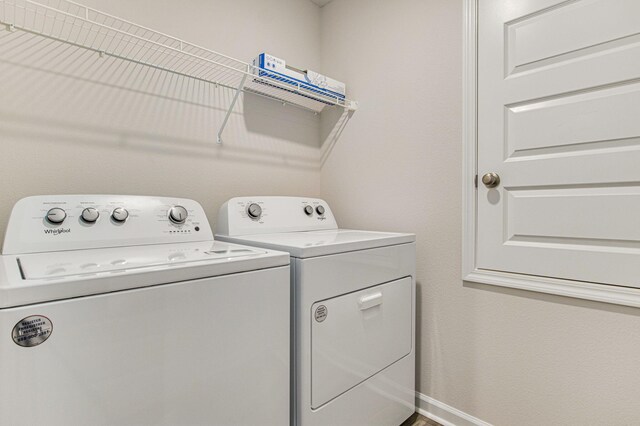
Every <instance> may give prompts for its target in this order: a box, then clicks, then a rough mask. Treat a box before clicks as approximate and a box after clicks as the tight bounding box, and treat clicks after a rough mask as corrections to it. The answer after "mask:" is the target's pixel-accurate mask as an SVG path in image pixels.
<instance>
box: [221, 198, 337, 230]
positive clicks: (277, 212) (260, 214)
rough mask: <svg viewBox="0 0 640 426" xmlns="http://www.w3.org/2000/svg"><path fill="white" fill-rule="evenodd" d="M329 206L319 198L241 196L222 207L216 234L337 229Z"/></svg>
mask: <svg viewBox="0 0 640 426" xmlns="http://www.w3.org/2000/svg"><path fill="white" fill-rule="evenodd" d="M337 228H338V224H337V223H336V220H335V217H334V216H333V213H332V212H331V209H330V208H329V205H328V204H327V203H326V202H325V201H324V200H321V199H319V198H307V197H238V198H232V199H230V200H229V201H227V202H226V203H224V205H223V206H222V207H221V208H220V212H219V214H218V222H217V223H216V233H217V234H220V235H228V236H238V235H251V234H267V233H276V232H295V231H314V230H324V229H337Z"/></svg>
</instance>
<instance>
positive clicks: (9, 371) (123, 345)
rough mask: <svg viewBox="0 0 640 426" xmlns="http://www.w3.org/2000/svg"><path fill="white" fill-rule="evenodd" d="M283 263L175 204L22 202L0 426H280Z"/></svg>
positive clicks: (285, 367)
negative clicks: (217, 237) (216, 237)
mask: <svg viewBox="0 0 640 426" xmlns="http://www.w3.org/2000/svg"><path fill="white" fill-rule="evenodd" d="M288 309H289V256H288V254H286V253H279V252H275V251H271V250H265V249H256V248H250V247H244V246H240V245H235V244H229V243H224V242H217V241H216V242H214V241H213V235H212V232H211V228H210V227H209V223H208V222H207V218H206V216H205V213H204V211H203V209H202V207H201V206H200V205H199V204H198V203H197V202H195V201H192V200H186V199H177V198H160V197H136V196H111V195H73V196H72V195H60V196H37V197H29V198H25V199H23V200H21V201H19V202H18V203H17V204H16V205H15V207H14V209H13V212H12V214H11V218H10V221H9V225H8V229H7V234H6V239H5V242H4V248H3V255H2V257H1V261H0V360H1V362H0V383H1V384H0V413H2V414H1V415H0V416H1V420H0V423H1V424H3V425H12V426H15V425H64V426H69V425H92V426H93V425H154V426H157V425H172V426H173V425H224V426H228V425H256V424H261V425H263V424H269V425H277V426H281V425H283V424H286V423H288V421H289V399H288V395H289V371H290V366H289V314H288Z"/></svg>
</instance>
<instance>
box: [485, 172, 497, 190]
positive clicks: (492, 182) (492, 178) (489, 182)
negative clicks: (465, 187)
mask: <svg viewBox="0 0 640 426" xmlns="http://www.w3.org/2000/svg"><path fill="white" fill-rule="evenodd" d="M482 183H484V186H486V187H487V188H495V187H496V186H498V185H500V176H498V174H497V173H487V174H485V175H484V176H482Z"/></svg>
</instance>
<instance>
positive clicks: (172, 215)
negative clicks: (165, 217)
mask: <svg viewBox="0 0 640 426" xmlns="http://www.w3.org/2000/svg"><path fill="white" fill-rule="evenodd" d="M187 216H189V213H188V212H187V209H185V208H184V207H182V206H173V207H171V208H170V209H169V220H170V221H171V222H173V223H177V224H183V223H184V221H185V220H187Z"/></svg>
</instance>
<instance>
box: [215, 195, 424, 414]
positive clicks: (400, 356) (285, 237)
mask: <svg viewBox="0 0 640 426" xmlns="http://www.w3.org/2000/svg"><path fill="white" fill-rule="evenodd" d="M216 238H217V239H220V240H226V241H230V242H238V243H241V244H247V245H251V246H254V247H262V248H269V249H274V250H283V251H287V252H289V253H290V254H291V283H292V285H291V289H292V297H293V300H292V302H293V303H292V308H293V309H292V318H293V321H292V337H293V342H294V343H293V354H292V366H293V370H294V374H293V383H292V389H293V391H292V395H293V399H292V410H293V411H292V424H294V425H300V426H327V425H331V426H338V425H349V426H354V425H367V426H375V425H380V426H397V425H399V424H401V423H402V422H403V421H404V420H406V419H407V417H409V416H410V415H412V414H413V413H414V411H415V337H414V336H415V236H414V235H413V234H396V233H383V232H366V231H353V230H346V229H338V226H337V223H336V220H335V218H334V216H333V214H332V213H331V209H330V208H329V206H328V205H327V203H326V202H324V201H322V200H319V199H312V198H295V197H243V198H233V199H231V200H229V201H228V202H227V203H225V204H224V205H223V206H222V208H221V209H220V213H219V215H218V222H217V224H216Z"/></svg>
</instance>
